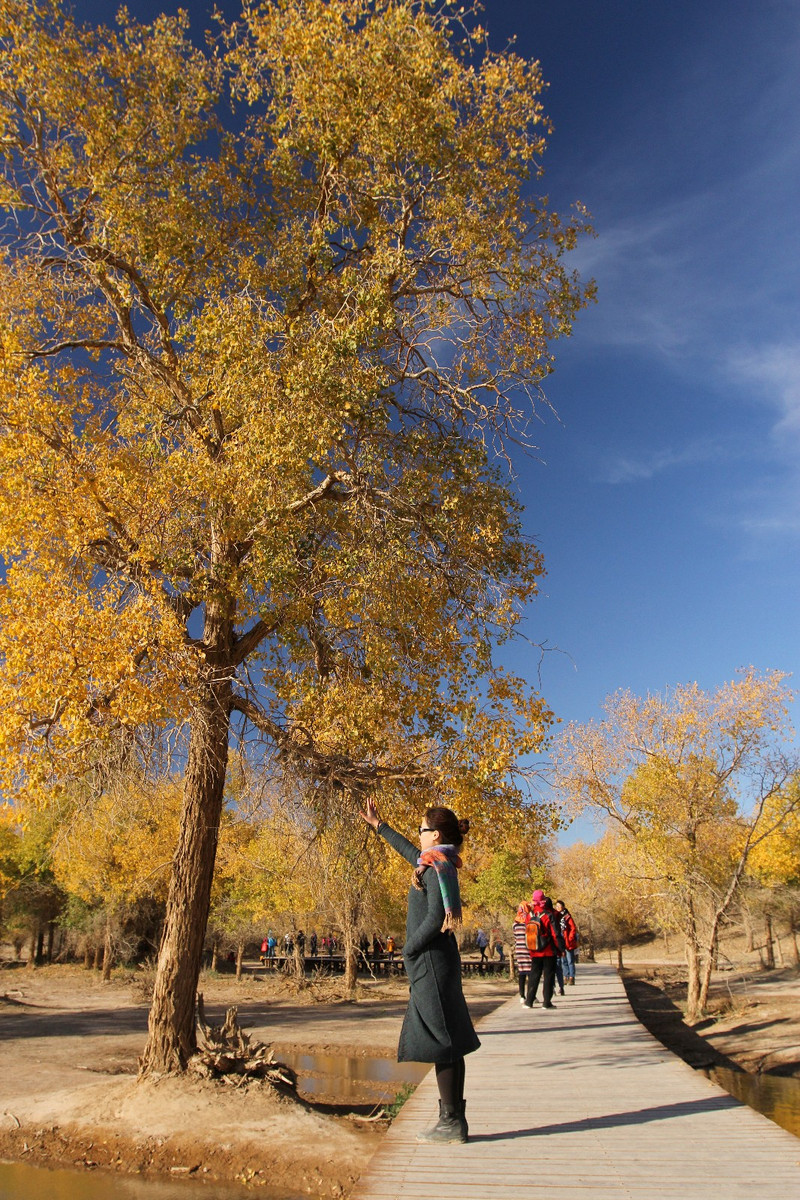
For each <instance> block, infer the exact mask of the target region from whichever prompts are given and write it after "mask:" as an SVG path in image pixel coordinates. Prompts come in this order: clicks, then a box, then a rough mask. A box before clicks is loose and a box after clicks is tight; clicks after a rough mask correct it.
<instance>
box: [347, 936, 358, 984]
mask: <svg viewBox="0 0 800 1200" xmlns="http://www.w3.org/2000/svg"><path fill="white" fill-rule="evenodd" d="M357 984H358V944H357V942H356V932H355V930H354V929H352V928H347V929H345V931H344V986H345V991H346V992H347V994H348V996H355V994H356V985H357Z"/></svg>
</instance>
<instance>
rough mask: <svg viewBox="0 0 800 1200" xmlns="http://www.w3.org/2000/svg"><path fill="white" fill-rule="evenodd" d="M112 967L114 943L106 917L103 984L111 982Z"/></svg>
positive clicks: (108, 919) (109, 920)
mask: <svg viewBox="0 0 800 1200" xmlns="http://www.w3.org/2000/svg"><path fill="white" fill-rule="evenodd" d="M113 965H114V941H113V938H112V936H111V917H110V916H109V917H106V937H105V942H104V944H103V983H109V982H110V980H111V968H112V967H113Z"/></svg>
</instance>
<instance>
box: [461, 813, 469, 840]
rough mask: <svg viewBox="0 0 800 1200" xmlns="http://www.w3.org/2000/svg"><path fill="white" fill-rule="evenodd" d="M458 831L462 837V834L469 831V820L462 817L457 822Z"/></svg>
mask: <svg viewBox="0 0 800 1200" xmlns="http://www.w3.org/2000/svg"><path fill="white" fill-rule="evenodd" d="M458 832H459V833H460V834H461V835H462V837H463V835H464V834H467V833H469V821H468V820H467V818H466V817H462V819H461V820H460V821H459V822H458Z"/></svg>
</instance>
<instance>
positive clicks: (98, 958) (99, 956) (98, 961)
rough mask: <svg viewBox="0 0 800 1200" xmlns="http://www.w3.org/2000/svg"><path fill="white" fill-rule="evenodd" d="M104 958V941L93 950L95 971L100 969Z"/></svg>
mask: <svg viewBox="0 0 800 1200" xmlns="http://www.w3.org/2000/svg"><path fill="white" fill-rule="evenodd" d="M105 958H106V947H105V943H103V945H102V946H98V947H97V949H96V950H95V952H94V969H95V971H102V969H103V963H104V962H105Z"/></svg>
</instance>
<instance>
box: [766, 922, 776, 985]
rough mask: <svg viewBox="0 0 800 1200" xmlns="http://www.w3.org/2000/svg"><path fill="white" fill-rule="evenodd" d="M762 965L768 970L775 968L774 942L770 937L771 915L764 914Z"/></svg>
mask: <svg viewBox="0 0 800 1200" xmlns="http://www.w3.org/2000/svg"><path fill="white" fill-rule="evenodd" d="M764 966H765V967H766V969H767V970H768V971H774V970H775V943H774V941H773V937H772V916H771V914H770V913H765V914H764Z"/></svg>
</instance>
